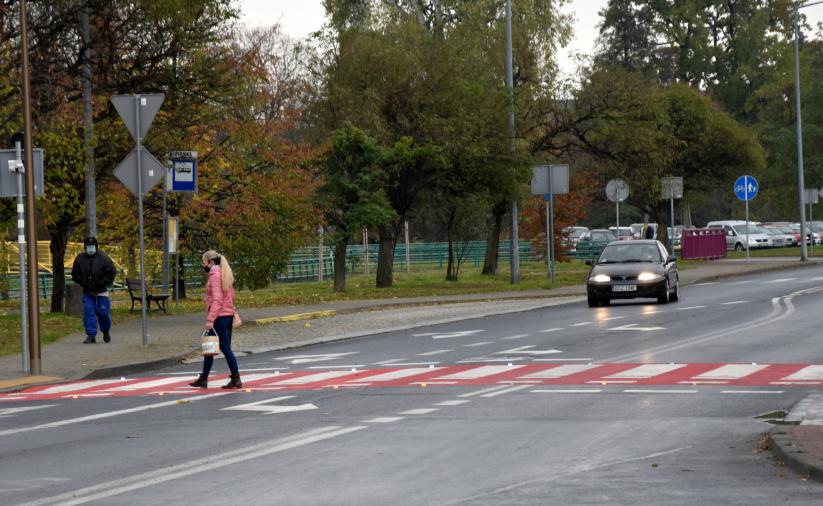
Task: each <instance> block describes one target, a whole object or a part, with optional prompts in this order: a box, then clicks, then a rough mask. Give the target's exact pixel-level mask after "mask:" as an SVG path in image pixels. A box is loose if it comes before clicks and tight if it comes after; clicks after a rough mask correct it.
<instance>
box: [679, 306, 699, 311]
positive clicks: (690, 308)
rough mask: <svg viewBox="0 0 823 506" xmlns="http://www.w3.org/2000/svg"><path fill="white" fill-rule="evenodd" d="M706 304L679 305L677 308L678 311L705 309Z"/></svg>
mask: <svg viewBox="0 0 823 506" xmlns="http://www.w3.org/2000/svg"><path fill="white" fill-rule="evenodd" d="M704 307H706V306H689V307H679V308H677V310H678V311H691V310H692V309H703V308H704Z"/></svg>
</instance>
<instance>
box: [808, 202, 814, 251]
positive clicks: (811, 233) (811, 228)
mask: <svg viewBox="0 0 823 506" xmlns="http://www.w3.org/2000/svg"><path fill="white" fill-rule="evenodd" d="M812 202H813V200H812V199H809V237H811V238H812V240H811V243H812V247H811V249H810V250H809V251H810V253H809V256H812V257H813V256H814V217H813V216H812Z"/></svg>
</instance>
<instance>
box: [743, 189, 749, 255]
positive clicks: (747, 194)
mask: <svg viewBox="0 0 823 506" xmlns="http://www.w3.org/2000/svg"><path fill="white" fill-rule="evenodd" d="M744 182H745V185H746V189H745V190H744V192H745V194H746V264H748V263H749V178H745V181H744Z"/></svg>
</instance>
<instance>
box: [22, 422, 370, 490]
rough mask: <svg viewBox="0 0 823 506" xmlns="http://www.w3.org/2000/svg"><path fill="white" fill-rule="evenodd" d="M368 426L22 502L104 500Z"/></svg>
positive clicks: (323, 431) (311, 434) (318, 432)
mask: <svg viewBox="0 0 823 506" xmlns="http://www.w3.org/2000/svg"><path fill="white" fill-rule="evenodd" d="M365 428H367V427H366V426H362V425H361V426H354V427H338V426H330V427H321V428H318V429H314V430H311V431H307V432H303V433H301V434H296V435H293V436H287V437H284V438H280V439H275V440H273V441H267V442H265V443H261V444H257V445H252V446H247V447H245V448H240V449H236V450H231V451H227V452H224V453H219V454H216V455H210V456H208V457H204V458H200V459H195V460H189V461H186V462H181V463H179V464H175V465H172V466H167V467H163V468H160V469H155V470H153V471H149V472H147V473H143V474H139V475H136V476H129V477H126V478H121V479H117V480H113V481H109V482H106V483H100V484H98V485H92V486H90V487H85V488H81V489H78V490H73V491H71V492H66V493H64V494H60V495H55V496H52V497H45V498H43V499H38V500H35V501H32V502H28V503H25V504H22V505H19V506H47V505H58V504H59V505H61V506H73V505H76V504H85V503H89V502H95V501H100V500H101V499H106V498H108V497H113V496H116V495H120V494H124V493H126V492H131V491H133V490H139V489H141V488H146V487H150V486H153V485H157V484H160V483H164V482H167V481H171V480H176V479H179V478H184V477H186V476H191V475H193V474H199V473H202V472H206V471H212V470H214V469H219V468H221V467H226V466H230V465H233V464H237V463H240V462H245V461H247V460H252V459H256V458H259V457H263V456H266V455H271V454H273V453H279V452H282V451H285V450H290V449H292V448H298V447H300V446H305V445H308V444H311V443H316V442H318V441H323V440H326V439H331V438H334V437H337V436H342V435H345V434H349V433H352V432H356V431H359V430H363V429H365Z"/></svg>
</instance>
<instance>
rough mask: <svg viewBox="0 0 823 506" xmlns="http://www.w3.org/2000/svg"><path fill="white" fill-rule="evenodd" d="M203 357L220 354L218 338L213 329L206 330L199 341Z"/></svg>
mask: <svg viewBox="0 0 823 506" xmlns="http://www.w3.org/2000/svg"><path fill="white" fill-rule="evenodd" d="M200 348H201V349H202V350H203V356H204V357H213V356H215V355H219V354H220V338H218V337H217V334H216V333H215V332H214V331H210V330H206V331H205V332H203V337H202V339H201V342H200Z"/></svg>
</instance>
